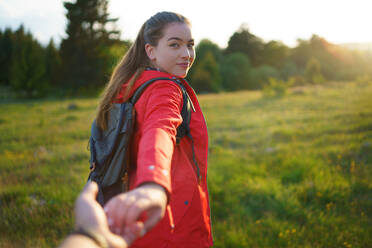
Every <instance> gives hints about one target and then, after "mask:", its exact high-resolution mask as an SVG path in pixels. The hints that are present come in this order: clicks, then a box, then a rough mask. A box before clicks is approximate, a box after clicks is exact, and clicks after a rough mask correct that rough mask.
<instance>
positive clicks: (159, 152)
mask: <svg viewBox="0 0 372 248" xmlns="http://www.w3.org/2000/svg"><path fill="white" fill-rule="evenodd" d="M143 94H144V95H143V96H142V97H144V100H146V102H145V103H144V106H145V111H144V120H143V123H142V125H141V132H140V133H141V138H140V140H139V146H138V154H137V172H136V173H137V180H136V183H135V185H134V186H135V187H137V186H139V185H141V184H142V183H145V182H155V183H157V184H159V185H161V186H163V187H164V188H165V189H166V190H167V191H168V192H167V193H168V196H169V194H170V193H171V178H170V176H171V161H172V155H173V151H174V146H175V142H176V134H177V127H178V126H179V125H180V124H181V123H182V116H181V108H182V102H183V101H182V91H181V89H180V88H179V86H178V85H176V84H175V83H173V82H169V81H159V82H155V83H153V84H152V85H150V86H148V88H147V89H146V91H145V92H144V93H143ZM145 94H146V95H145Z"/></svg>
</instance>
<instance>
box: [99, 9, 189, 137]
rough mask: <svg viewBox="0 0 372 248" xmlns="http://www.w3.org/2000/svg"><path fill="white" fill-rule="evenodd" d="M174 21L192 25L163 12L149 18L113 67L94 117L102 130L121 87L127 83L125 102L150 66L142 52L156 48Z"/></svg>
mask: <svg viewBox="0 0 372 248" xmlns="http://www.w3.org/2000/svg"><path fill="white" fill-rule="evenodd" d="M174 22H180V23H186V24H188V25H191V24H190V22H189V20H188V19H187V18H186V17H184V16H182V15H180V14H177V13H173V12H165V11H164V12H159V13H157V14H156V15H154V16H152V17H151V18H150V19H148V20H147V21H146V22H145V23H144V24H143V25H142V27H141V29H140V31H139V32H138V35H137V38H136V40H135V42H134V43H133V45H132V46H131V47H130V48H129V50H128V52H127V53H126V54H125V55H124V56H123V58H122V59H121V61H120V62H119V63H118V64H117V65H116V66H115V69H114V71H113V73H112V75H111V77H110V80H109V82H108V84H107V85H106V87H105V89H104V91H103V94H102V97H101V100H100V102H99V105H98V110H97V116H96V122H97V125H98V126H99V127H100V128H101V129H102V130H105V129H106V128H107V120H108V111H109V110H110V108H111V106H112V104H113V101H114V99H115V98H116V97H117V95H118V94H119V92H120V89H121V86H122V85H123V84H124V83H128V85H127V87H126V92H125V94H124V100H127V98H128V96H129V93H130V90H131V89H132V87H133V84H134V82H135V81H136V80H137V78H138V77H139V76H140V75H141V74H142V72H143V71H144V69H145V68H146V67H147V66H150V61H149V58H148V57H147V54H146V51H145V44H147V43H148V44H150V45H151V46H157V44H158V41H159V39H160V38H162V36H163V31H164V29H165V27H166V26H167V25H169V24H170V23H174Z"/></svg>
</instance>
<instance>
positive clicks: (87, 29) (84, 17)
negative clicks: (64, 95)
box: [60, 0, 120, 90]
mask: <svg viewBox="0 0 372 248" xmlns="http://www.w3.org/2000/svg"><path fill="white" fill-rule="evenodd" d="M107 5H108V1H107V0H76V2H75V3H71V2H64V7H65V8H66V10H67V14H66V16H67V19H68V24H67V29H66V33H67V38H65V39H63V40H62V42H61V49H60V52H61V59H62V77H61V78H62V80H61V84H62V85H64V86H66V85H67V86H70V87H73V88H74V90H76V89H77V88H87V87H88V88H89V87H97V86H101V85H103V84H105V83H106V81H107V78H108V77H107V72H108V67H110V64H109V62H108V61H110V57H109V54H107V53H106V52H105V51H107V47H108V46H110V45H112V44H113V43H114V42H117V40H118V39H119V36H120V33H119V31H116V30H115V22H116V21H117V18H114V19H113V18H109V15H108V13H107ZM108 26H112V27H113V28H112V30H108Z"/></svg>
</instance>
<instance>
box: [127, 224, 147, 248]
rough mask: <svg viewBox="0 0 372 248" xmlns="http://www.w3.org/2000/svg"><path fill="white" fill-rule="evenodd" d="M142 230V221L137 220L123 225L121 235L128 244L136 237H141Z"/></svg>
mask: <svg viewBox="0 0 372 248" xmlns="http://www.w3.org/2000/svg"><path fill="white" fill-rule="evenodd" d="M144 230H145V229H144V225H143V223H142V222H139V221H137V222H134V223H132V224H130V225H128V226H126V227H125V229H124V233H123V235H122V237H123V238H124V240H125V241H126V242H127V243H128V244H129V245H130V244H132V243H133V242H134V241H135V240H136V239H137V238H139V237H142V236H143V235H144V233H145V232H144Z"/></svg>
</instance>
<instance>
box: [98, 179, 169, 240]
mask: <svg viewBox="0 0 372 248" xmlns="http://www.w3.org/2000/svg"><path fill="white" fill-rule="evenodd" d="M166 205H167V194H166V192H165V189H164V188H163V187H162V186H160V185H158V184H156V183H146V184H143V185H141V186H140V187H138V188H136V189H133V190H131V191H129V192H127V193H125V194H120V195H118V196H115V197H113V198H112V199H111V200H110V201H109V202H108V203H107V204H106V205H105V212H106V215H107V218H108V220H109V225H110V230H111V231H113V232H114V233H116V234H118V235H121V236H122V237H131V238H132V236H133V235H136V234H135V233H133V225H134V224H136V223H138V222H139V221H140V219H141V217H142V216H143V214H146V217H147V218H146V219H145V220H144V223H143V224H144V229H142V230H141V236H143V235H144V234H145V233H146V232H148V231H149V230H150V229H151V228H153V227H154V226H155V225H156V224H157V223H158V222H159V221H160V220H161V219H162V218H163V216H164V213H165V208H166ZM141 221H143V220H141Z"/></svg>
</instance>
